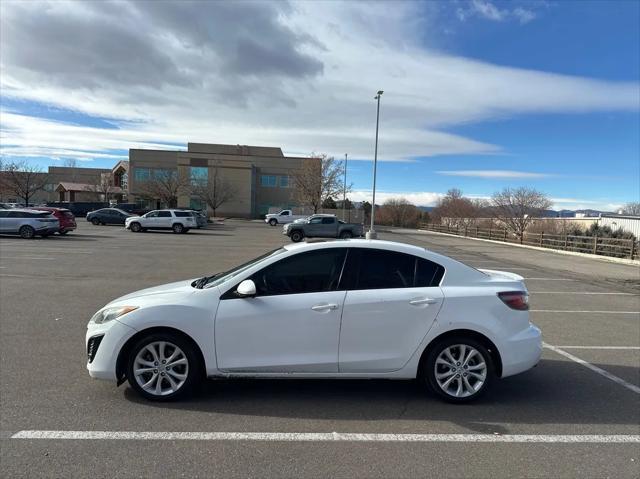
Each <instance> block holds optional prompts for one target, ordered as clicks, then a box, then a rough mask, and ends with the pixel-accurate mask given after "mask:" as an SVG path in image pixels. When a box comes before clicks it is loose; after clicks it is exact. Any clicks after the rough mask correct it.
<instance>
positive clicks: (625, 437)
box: [11, 431, 640, 444]
mask: <svg viewBox="0 0 640 479" xmlns="http://www.w3.org/2000/svg"><path fill="white" fill-rule="evenodd" d="M11 439H71V440H124V441H130V440H146V441H176V440H183V441H289V442H291V441H293V442H308V441H318V442H513V443H622V444H637V443H640V435H639V434H585V435H578V434H571V435H566V434H506V435H500V434H366V433H365V434H360V433H340V432H143V431H20V432H17V433H16V434H14V435H12V436H11Z"/></svg>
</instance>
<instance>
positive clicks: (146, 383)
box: [127, 333, 201, 401]
mask: <svg viewBox="0 0 640 479" xmlns="http://www.w3.org/2000/svg"><path fill="white" fill-rule="evenodd" d="M130 351H131V352H130V355H129V362H128V366H127V380H128V381H129V384H130V385H131V387H132V388H133V389H134V390H135V391H136V392H138V393H139V394H140V395H141V396H142V397H144V398H146V399H149V400H151V401H169V400H172V399H177V398H179V397H183V396H185V395H187V394H189V393H190V392H191V390H192V389H193V387H194V386H195V385H196V384H197V383H198V382H199V380H200V378H201V367H200V362H199V359H198V355H197V354H196V351H195V349H194V346H193V345H192V344H191V342H190V341H188V340H186V339H184V338H183V337H181V336H180V335H177V334H172V333H153V334H149V335H148V336H146V337H144V338H142V339H141V340H140V341H138V342H137V343H136V344H134V346H133V347H132V348H131V350H130Z"/></svg>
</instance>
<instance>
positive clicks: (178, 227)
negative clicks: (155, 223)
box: [171, 223, 184, 233]
mask: <svg viewBox="0 0 640 479" xmlns="http://www.w3.org/2000/svg"><path fill="white" fill-rule="evenodd" d="M171 229H172V230H173V232H174V233H184V226H182V225H181V224H180V223H176V224H175V225H173V226H172V227H171Z"/></svg>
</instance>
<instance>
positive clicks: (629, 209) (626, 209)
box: [622, 201, 640, 216]
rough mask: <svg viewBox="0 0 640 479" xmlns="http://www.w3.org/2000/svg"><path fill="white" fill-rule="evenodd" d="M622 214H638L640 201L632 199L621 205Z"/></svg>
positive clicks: (639, 212)
mask: <svg viewBox="0 0 640 479" xmlns="http://www.w3.org/2000/svg"><path fill="white" fill-rule="evenodd" d="M622 214H623V215H630V216H640V202H638V201H632V202H630V203H627V204H626V205H624V206H623V207H622Z"/></svg>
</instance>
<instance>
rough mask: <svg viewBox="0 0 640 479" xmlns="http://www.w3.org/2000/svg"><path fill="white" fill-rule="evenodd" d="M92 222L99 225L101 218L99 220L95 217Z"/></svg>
mask: <svg viewBox="0 0 640 479" xmlns="http://www.w3.org/2000/svg"><path fill="white" fill-rule="evenodd" d="M91 224H92V225H93V226H98V225H99V224H100V220H99V219H98V218H93V219H92V220H91Z"/></svg>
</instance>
